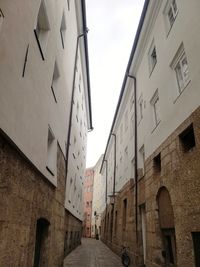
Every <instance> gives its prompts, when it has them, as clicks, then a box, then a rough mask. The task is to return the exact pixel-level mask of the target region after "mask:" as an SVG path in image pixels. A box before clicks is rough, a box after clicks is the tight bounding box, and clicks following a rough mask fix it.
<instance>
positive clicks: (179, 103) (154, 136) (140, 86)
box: [135, 0, 200, 158]
mask: <svg viewBox="0 0 200 267" xmlns="http://www.w3.org/2000/svg"><path fill="white" fill-rule="evenodd" d="M161 2H162V3H161V4H160V5H158V10H157V16H154V19H155V22H153V25H152V27H151V29H149V30H148V32H147V33H148V34H147V35H146V36H145V38H146V39H145V42H144V40H143V43H142V42H140V45H139V46H138V51H139V50H141V54H140V58H139V59H138V62H137V69H136V70H135V72H136V77H137V91H138V97H139V96H140V95H141V94H142V95H143V99H144V103H145V106H146V107H145V108H144V118H143V120H142V121H141V122H140V124H139V125H138V141H139V142H138V148H140V147H141V146H142V145H143V144H144V146H145V157H146V158H147V157H148V156H149V155H151V154H152V152H153V151H154V150H155V149H156V148H157V147H158V146H159V145H160V144H161V143H162V142H163V141H164V140H165V139H166V138H167V137H168V136H169V135H170V134H171V133H172V132H173V131H174V130H175V129H176V128H177V127H178V126H179V125H180V124H181V122H183V121H184V120H185V119H186V118H187V117H188V116H189V115H190V114H191V112H192V111H194V110H195V109H196V108H197V107H198V106H199V104H200V101H199V98H200V90H199V74H200V67H199V59H200V55H199V53H198V52H197V51H198V48H199V47H200V38H199V34H200V29H199V27H198V25H199V22H200V20H199V14H198V10H199V8H200V2H199V1H197V0H192V1H186V0H177V6H178V15H177V17H176V20H175V22H174V24H173V26H172V28H171V31H170V32H169V34H168V35H167V32H166V28H165V21H164V15H163V10H164V7H165V5H166V1H164V0H163V1H161ZM154 4H155V3H154V2H151V5H152V7H153V5H154ZM155 6H156V5H155ZM147 23H149V21H147ZM153 39H154V42H155V45H156V51H157V64H156V66H155V68H154V70H153V72H152V74H151V75H149V65H148V50H149V47H150V44H151V42H152V40H153ZM182 42H183V45H184V48H185V53H186V56H187V60H188V65H189V76H190V80H191V81H190V83H189V84H188V86H187V87H186V88H185V90H184V91H183V92H182V94H181V95H180V96H179V97H178V98H177V96H178V94H177V92H178V85H177V81H176V76H175V73H174V71H173V70H172V69H171V67H170V64H171V62H172V60H173V58H174V56H175V54H176V52H177V50H178V48H179V46H180V45H181V43H182ZM142 47H144V48H143V49H141V48H142ZM135 62H136V61H135ZM156 89H158V93H159V101H160V117H161V122H160V124H159V125H158V126H157V128H156V129H154V130H153V128H154V123H153V114H152V107H151V105H150V100H151V98H152V96H153V94H154V92H155V91H156Z"/></svg>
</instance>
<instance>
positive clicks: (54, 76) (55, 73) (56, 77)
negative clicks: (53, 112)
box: [51, 61, 60, 103]
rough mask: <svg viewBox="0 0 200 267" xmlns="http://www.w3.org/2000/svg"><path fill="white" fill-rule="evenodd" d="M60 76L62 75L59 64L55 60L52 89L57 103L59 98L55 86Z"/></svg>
mask: <svg viewBox="0 0 200 267" xmlns="http://www.w3.org/2000/svg"><path fill="white" fill-rule="evenodd" d="M59 77H60V73H59V69H58V64H57V61H55V64H54V70H53V78H52V83H51V90H52V93H53V96H54V100H55V102H56V103H57V99H56V94H55V88H56V86H57V82H58V79H59Z"/></svg>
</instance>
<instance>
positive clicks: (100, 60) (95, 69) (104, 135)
mask: <svg viewBox="0 0 200 267" xmlns="http://www.w3.org/2000/svg"><path fill="white" fill-rule="evenodd" d="M143 4H144V0H86V5H87V25H88V28H89V33H88V46H89V60H90V79H91V97H92V115H93V125H94V130H93V132H91V133H89V134H88V150H87V162H86V165H87V167H91V166H94V165H95V164H96V162H97V160H98V159H99V157H100V155H101V154H102V153H104V150H105V146H106V142H107V139H108V135H109V131H110V127H111V123H112V120H113V116H114V112H115V108H116V104H117V101H118V97H119V93H120V89H121V85H122V81H123V78H124V74H125V70H126V66H127V63H128V59H129V55H130V52H131V47H132V44H133V41H134V37H135V33H136V30H137V26H138V22H139V18H140V15H141V11H142V7H143Z"/></svg>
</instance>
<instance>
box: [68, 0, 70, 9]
mask: <svg viewBox="0 0 200 267" xmlns="http://www.w3.org/2000/svg"><path fill="white" fill-rule="evenodd" d="M67 8H68V10H70V0H67Z"/></svg>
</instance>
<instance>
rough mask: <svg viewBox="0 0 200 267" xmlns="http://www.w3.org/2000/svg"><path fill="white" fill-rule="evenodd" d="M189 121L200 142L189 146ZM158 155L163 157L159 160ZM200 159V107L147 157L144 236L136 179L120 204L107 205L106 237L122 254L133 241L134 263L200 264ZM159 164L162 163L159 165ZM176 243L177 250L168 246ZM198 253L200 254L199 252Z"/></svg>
mask: <svg viewBox="0 0 200 267" xmlns="http://www.w3.org/2000/svg"><path fill="white" fill-rule="evenodd" d="M188 126H192V127H193V130H194V138H195V144H192V147H191V148H190V149H188V150H187V149H186V150H185V149H184V147H183V145H182V141H181V134H182V133H183V132H184V131H185V129H188ZM190 137H191V135H190ZM191 142H192V141H190V144H189V146H190V145H191ZM158 155H159V157H160V162H159V160H155V158H156V159H157V156H158ZM199 159H200V108H198V109H197V110H196V111H194V112H193V113H192V114H191V116H190V117H188V118H187V119H186V120H185V121H184V122H183V123H182V124H181V125H180V126H179V127H178V128H177V129H176V130H175V131H174V132H173V133H172V134H171V135H170V136H169V137H168V138H167V139H166V140H165V141H164V142H163V143H162V144H161V145H160V146H159V147H158V148H157V149H156V151H154V153H153V154H152V155H151V156H150V157H149V158H147V160H146V162H145V175H144V176H143V177H138V178H139V182H138V183H139V184H138V228H137V232H138V235H137V236H138V239H136V231H135V229H136V226H135V212H134V205H135V203H134V199H135V195H134V194H135V190H134V188H135V185H134V183H133V182H129V183H127V184H126V185H125V186H124V187H123V188H122V190H121V191H120V192H119V193H118V194H117V196H116V199H115V204H114V206H112V205H109V206H108V207H107V217H105V212H104V216H103V220H102V227H103V236H102V239H103V241H104V242H106V243H107V244H108V245H109V247H111V248H112V249H113V250H114V251H115V252H117V253H118V254H120V249H121V246H122V245H125V246H129V247H130V255H131V256H132V263H133V266H147V267H158V266H163V267H164V266H177V267H189V266H190V267H196V266H198V265H195V252H196V251H195V246H194V243H193V235H194V234H197V236H198V233H199V232H200V224H199V222H200V164H199ZM157 164H160V166H159V168H158V166H156V165H157ZM125 198H126V199H127V211H126V216H127V218H126V226H125V227H123V214H124V206H123V201H124V199H125ZM141 207H143V208H144V210H145V221H146V256H145V259H144V255H143V251H144V249H143V246H144V244H143V241H142V227H141V224H142V223H141ZM112 210H113V211H112ZM116 211H117V216H116ZM112 212H113V221H112V222H111V219H110V218H111V214H112ZM116 217H117V221H115V220H116ZM111 227H112V229H111ZM111 233H112V234H111ZM197 239H198V237H197ZM167 240H168V242H169V240H170V242H171V245H170V246H171V248H169V244H167V245H166V241H167ZM170 249H171V253H172V255H169V254H170V253H169V251H167V250H170ZM196 257H197V258H198V256H197V255H196ZM144 262H145V265H144ZM196 262H198V259H196Z"/></svg>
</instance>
